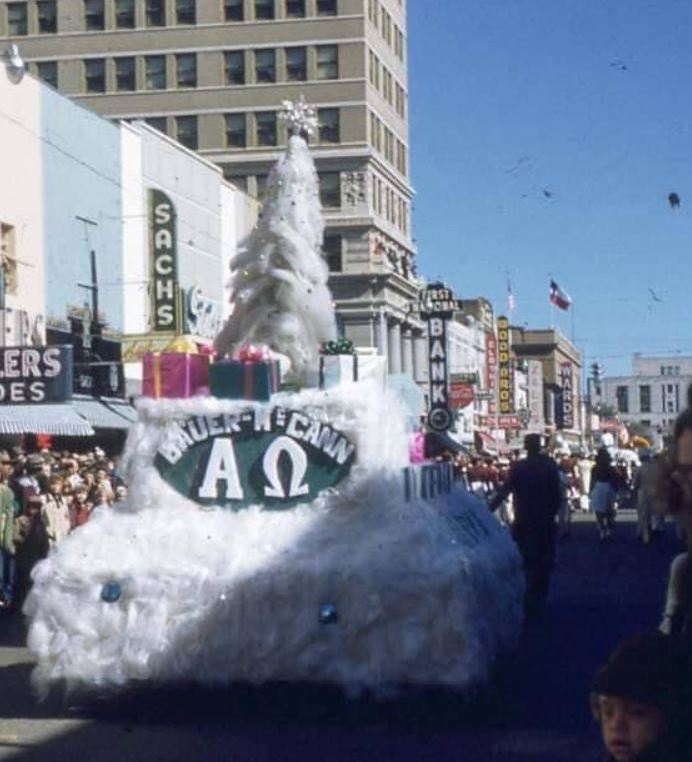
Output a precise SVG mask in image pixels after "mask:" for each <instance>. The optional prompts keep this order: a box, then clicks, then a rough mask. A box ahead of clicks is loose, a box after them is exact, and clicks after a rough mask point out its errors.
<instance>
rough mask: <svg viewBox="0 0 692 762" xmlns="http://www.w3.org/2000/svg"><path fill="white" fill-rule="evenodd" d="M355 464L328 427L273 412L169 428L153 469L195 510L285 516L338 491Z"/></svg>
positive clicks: (349, 446)
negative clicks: (258, 509) (250, 509)
mask: <svg viewBox="0 0 692 762" xmlns="http://www.w3.org/2000/svg"><path fill="white" fill-rule="evenodd" d="M354 459H355V445H354V444H353V443H352V442H350V441H349V439H348V438H347V437H346V436H344V435H343V434H342V433H341V432H339V431H337V430H336V429H334V428H332V426H330V425H329V424H327V423H323V422H321V421H317V420H315V419H314V418H311V417H310V416H308V415H305V414H304V413H300V412H297V411H295V410H286V409H285V408H281V407H275V408H253V409H249V410H244V411H242V412H240V413H236V414H230V413H226V414H220V415H205V416H192V417H189V418H185V419H182V420H177V421H175V422H172V423H170V424H169V425H168V426H167V427H166V429H165V431H164V434H163V438H162V440H161V442H160V444H159V447H158V450H157V453H156V457H155V458H154V466H155V468H156V469H157V471H158V472H159V473H160V474H161V476H162V478H163V479H164V481H166V482H167V483H168V484H169V485H170V486H171V487H173V489H175V490H176V491H177V492H179V493H180V494H181V495H183V496H184V497H187V498H189V499H190V500H192V501H194V502H195V503H199V504H200V505H208V506H219V507H221V508H227V509H230V510H238V509H240V508H244V507H246V506H248V505H257V504H261V505H263V506H264V507H265V508H266V509H268V510H284V509H286V508H291V507H293V506H294V505H296V503H302V502H310V501H312V500H314V499H315V498H316V497H317V495H318V494H319V493H320V492H321V491H322V490H324V489H327V488H328V487H333V486H335V485H336V484H338V483H339V482H340V481H341V480H342V479H344V478H345V477H346V476H347V475H348V474H349V472H350V470H351V465H352V464H353V461H354Z"/></svg>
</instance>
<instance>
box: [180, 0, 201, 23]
mask: <svg viewBox="0 0 692 762" xmlns="http://www.w3.org/2000/svg"><path fill="white" fill-rule="evenodd" d="M175 23H176V24H196V23H197V8H196V5H195V0H175Z"/></svg>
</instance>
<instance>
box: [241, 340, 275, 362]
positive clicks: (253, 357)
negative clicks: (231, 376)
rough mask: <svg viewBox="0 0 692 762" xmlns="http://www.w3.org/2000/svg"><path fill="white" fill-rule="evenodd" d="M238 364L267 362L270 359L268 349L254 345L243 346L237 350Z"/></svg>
mask: <svg viewBox="0 0 692 762" xmlns="http://www.w3.org/2000/svg"><path fill="white" fill-rule="evenodd" d="M238 359H239V360H240V362H267V361H268V360H269V359H270V353H269V348H268V347H265V346H261V347H260V346H256V345H255V344H243V346H242V347H241V348H240V349H239V350H238Z"/></svg>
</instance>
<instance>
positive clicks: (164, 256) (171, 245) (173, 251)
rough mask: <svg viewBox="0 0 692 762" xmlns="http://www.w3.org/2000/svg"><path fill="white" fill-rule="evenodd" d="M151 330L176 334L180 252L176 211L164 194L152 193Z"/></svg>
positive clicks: (158, 191)
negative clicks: (178, 248)
mask: <svg viewBox="0 0 692 762" xmlns="http://www.w3.org/2000/svg"><path fill="white" fill-rule="evenodd" d="M149 229H150V253H151V281H150V283H151V329H152V330H153V331H163V332H172V333H177V332H178V328H179V325H178V323H179V314H180V312H179V309H178V250H177V245H178V244H177V233H176V212H175V206H174V205H173V202H172V201H171V199H170V198H169V197H168V196H167V195H166V194H165V193H163V191H160V190H155V189H152V190H150V191H149Z"/></svg>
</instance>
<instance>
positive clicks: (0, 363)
mask: <svg viewBox="0 0 692 762" xmlns="http://www.w3.org/2000/svg"><path fill="white" fill-rule="evenodd" d="M71 398H72V347H67V346H60V347H3V348H2V349H0V404H5V405H8V404H10V405H11V404H15V405H19V404H26V403H36V404H38V403H42V402H65V401H66V400H69V399H71Z"/></svg>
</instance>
